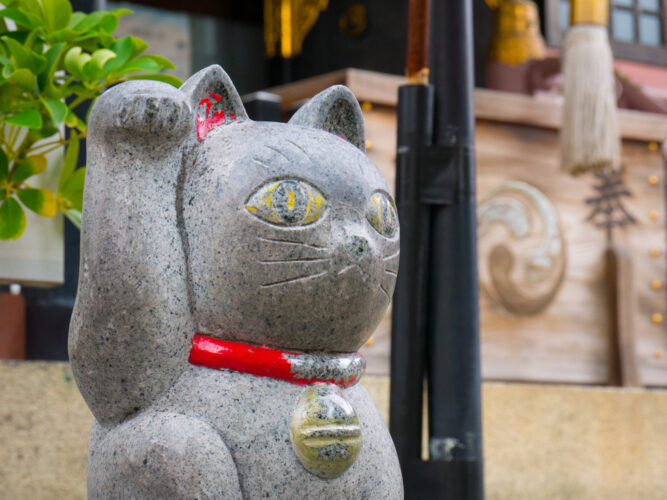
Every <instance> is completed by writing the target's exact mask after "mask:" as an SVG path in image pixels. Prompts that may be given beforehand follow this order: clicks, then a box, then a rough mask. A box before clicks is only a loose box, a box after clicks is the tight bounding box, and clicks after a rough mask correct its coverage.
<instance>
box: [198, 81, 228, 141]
mask: <svg viewBox="0 0 667 500" xmlns="http://www.w3.org/2000/svg"><path fill="white" fill-rule="evenodd" d="M209 94H210V95H211V97H212V98H213V99H215V101H216V103H219V102H220V100H221V99H222V96H219V95H218V94H216V93H215V92H209ZM211 108H213V103H212V102H211V99H210V98H208V97H204V98H203V99H202V100H201V101H199V106H198V107H197V139H198V140H199V142H201V141H203V140H204V137H206V134H208V132H209V131H211V130H212V129H214V128H215V127H217V126H218V125H222V124H224V123H225V122H226V121H227V118H226V117H225V110H224V109H221V110H219V111H213V113H212V114H211ZM229 119H230V120H236V116H235V115H234V113H229Z"/></svg>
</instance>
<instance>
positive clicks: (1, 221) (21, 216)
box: [0, 197, 26, 240]
mask: <svg viewBox="0 0 667 500" xmlns="http://www.w3.org/2000/svg"><path fill="white" fill-rule="evenodd" d="M25 223H26V222H25V212H24V211H23V208H21V205H19V202H18V201H16V200H15V199H14V198H11V197H8V198H6V199H5V201H4V202H2V205H0V240H18V239H19V238H20V237H21V235H22V234H23V231H25Z"/></svg>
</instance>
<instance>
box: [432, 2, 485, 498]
mask: <svg viewBox="0 0 667 500" xmlns="http://www.w3.org/2000/svg"><path fill="white" fill-rule="evenodd" d="M471 4H472V2H471V1H470V0H437V1H434V2H433V4H432V10H431V50H430V54H431V65H430V66H431V72H430V75H431V83H432V84H433V86H434V87H435V113H434V146H435V147H436V148H440V149H444V150H449V151H450V154H451V156H450V158H451V161H450V165H449V167H448V168H454V169H455V172H454V175H453V178H454V179H455V183H454V186H453V201H452V203H451V204H448V205H433V206H432V207H431V228H430V229H431V246H430V253H431V269H430V271H431V275H430V286H429V293H428V296H429V316H428V334H427V339H428V340H427V345H428V349H427V352H428V357H429V359H428V381H429V384H428V392H429V396H428V401H429V457H430V460H431V461H440V462H442V463H443V465H444V467H446V468H447V469H449V471H448V473H447V476H448V477H449V481H447V482H446V484H445V488H444V490H443V491H442V498H457V499H481V498H483V495H484V493H483V480H482V479H483V476H482V432H481V384H480V358H479V305H478V280H477V245H476V211H475V208H476V205H475V153H474V134H475V128H474V123H475V122H474V114H473V82H474V77H473V56H472V50H473V37H472V5H471ZM443 167H444V166H443Z"/></svg>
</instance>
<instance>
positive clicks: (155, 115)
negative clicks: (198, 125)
mask: <svg viewBox="0 0 667 500" xmlns="http://www.w3.org/2000/svg"><path fill="white" fill-rule="evenodd" d="M190 115H191V110H190V106H189V104H188V102H187V101H186V99H184V98H179V97H177V96H174V95H170V96H154V95H144V94H135V95H129V96H126V97H124V98H123V99H122V100H121V102H120V106H119V107H118V112H117V114H116V123H115V126H116V127H119V128H122V129H125V130H128V131H131V132H135V133H151V134H160V136H162V137H163V138H166V139H169V138H174V137H177V136H181V135H183V134H185V133H186V132H187V131H188V130H189V129H190V127H191V125H192V121H191V120H190V119H189V117H190Z"/></svg>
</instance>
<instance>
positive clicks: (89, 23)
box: [72, 10, 107, 32]
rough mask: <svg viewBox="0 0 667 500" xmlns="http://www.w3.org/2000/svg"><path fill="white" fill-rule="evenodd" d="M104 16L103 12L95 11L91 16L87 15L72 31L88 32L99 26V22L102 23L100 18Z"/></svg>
mask: <svg viewBox="0 0 667 500" xmlns="http://www.w3.org/2000/svg"><path fill="white" fill-rule="evenodd" d="M106 14H107V13H106V12H104V11H103V10H97V11H95V12H93V13H91V14H88V15H87V16H86V17H85V18H84V19H83V20H82V21H81V22H79V23H78V24H77V25H76V26H74V27H73V28H72V29H73V30H74V31H78V32H84V31H90V30H91V29H93V28H94V27H96V26H97V25H98V24H100V21H102V18H103V17H104V16H105V15H106Z"/></svg>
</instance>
